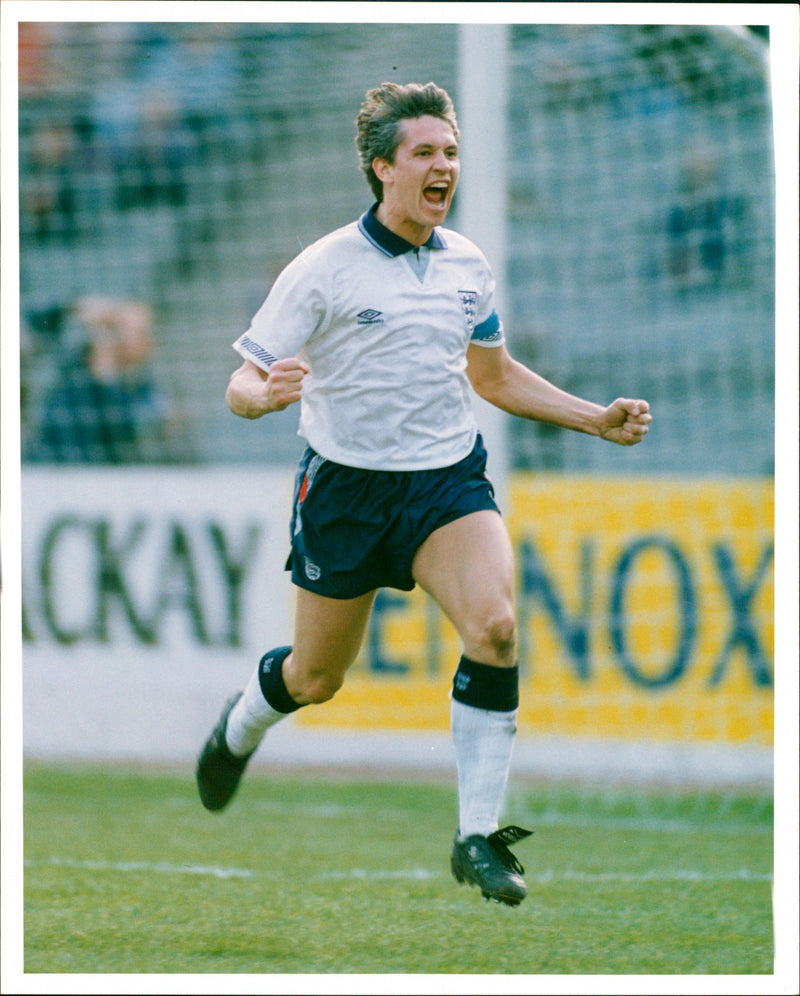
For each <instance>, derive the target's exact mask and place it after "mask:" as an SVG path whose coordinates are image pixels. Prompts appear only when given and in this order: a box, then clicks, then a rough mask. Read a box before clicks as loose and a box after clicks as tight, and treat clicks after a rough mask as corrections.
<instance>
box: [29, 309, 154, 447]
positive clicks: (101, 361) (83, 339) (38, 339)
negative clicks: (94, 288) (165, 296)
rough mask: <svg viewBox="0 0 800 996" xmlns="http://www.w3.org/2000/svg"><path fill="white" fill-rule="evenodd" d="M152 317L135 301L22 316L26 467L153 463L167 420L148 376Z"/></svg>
mask: <svg viewBox="0 0 800 996" xmlns="http://www.w3.org/2000/svg"><path fill="white" fill-rule="evenodd" d="M153 349H154V336H153V314H152V310H151V309H150V307H149V306H148V305H147V304H145V303H143V302H141V301H135V300H119V299H115V298H109V297H103V296H99V295H98V296H94V295H93V296H85V297H81V298H78V299H77V300H75V301H72V302H70V303H68V304H67V305H65V306H63V307H59V306H56V307H52V308H49V309H47V310H45V311H43V312H34V313H31V314H30V315H28V316H27V321H26V322H25V323H24V324H23V332H22V365H23V374H24V376H23V377H22V386H23V392H22V414H23V423H24V425H25V426H26V427H27V429H28V430H29V431H28V434H27V435H26V437H25V440H24V455H25V457H26V459H28V460H31V461H37V462H46V463H100V464H102V463H139V462H145V461H148V460H157V459H158V456H159V453H160V452H163V450H164V446H165V444H166V442H167V440H166V436H167V433H168V432H169V423H170V413H169V410H168V406H167V404H166V400H165V398H164V397H163V395H162V393H161V391H160V390H159V388H158V386H157V384H156V381H155V378H154V377H153V374H152V369H151V367H150V361H151V358H152V354H153Z"/></svg>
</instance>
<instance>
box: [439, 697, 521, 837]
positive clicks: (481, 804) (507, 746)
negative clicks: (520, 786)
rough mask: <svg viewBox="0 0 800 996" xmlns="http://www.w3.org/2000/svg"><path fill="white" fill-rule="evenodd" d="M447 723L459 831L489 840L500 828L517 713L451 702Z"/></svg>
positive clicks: (465, 834) (467, 835) (462, 835)
mask: <svg viewBox="0 0 800 996" xmlns="http://www.w3.org/2000/svg"><path fill="white" fill-rule="evenodd" d="M450 723H451V729H452V734H453V744H454V746H455V752H456V767H457V770H458V831H459V835H460V836H461V837H462V838H464V837H469V836H471V835H472V834H481V835H482V836H484V837H488V836H489V834H490V833H494V831H495V830H497V828H498V826H499V819H500V808H501V806H502V804H503V797H504V796H505V790H506V784H507V782H508V772H509V768H510V767H511V754H512V751H513V747H514V736H515V734H516V732H517V710H516V709H514V710H512V711H511V712H494V711H492V710H489V709H477V708H475V707H474V706H468V705H464V703H463V702H458V701H457V700H456V699H452V700H451V705H450Z"/></svg>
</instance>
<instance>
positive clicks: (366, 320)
mask: <svg viewBox="0 0 800 996" xmlns="http://www.w3.org/2000/svg"><path fill="white" fill-rule="evenodd" d="M356 317H357V318H358V324H359V325H381V324H382V323H383V312H382V311H376V310H375V309H374V308H365V309H364V311H359V313H358V315H357V316H356Z"/></svg>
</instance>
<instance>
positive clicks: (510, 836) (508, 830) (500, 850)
mask: <svg viewBox="0 0 800 996" xmlns="http://www.w3.org/2000/svg"><path fill="white" fill-rule="evenodd" d="M532 834H533V830H523V828H522V827H516V826H509V827H502V828H501V829H500V830H495V832H494V833H490V834H489V836H488V837H487V838H486V842H487V843H488V844H490V845H491V847H492V850H493V851H494V852H495V854H496V855H497V856H498V857H499V858H500V860H501V861H502V862H503V864H504V865H505V866H506V867H507V868H510V869H511V870H512V871H515V872H517V874H519V875H522V874H524V872H525V869H524V868H523V867H522V864H521V863H520V861H519V858H517V856H516V855H515V854H512V853H511V851H509V849H508V845H509V844H515V843H516V842H517V841H518V840H524V839H525V838H526V837H530V836H532Z"/></svg>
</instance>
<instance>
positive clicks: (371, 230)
mask: <svg viewBox="0 0 800 996" xmlns="http://www.w3.org/2000/svg"><path fill="white" fill-rule="evenodd" d="M377 207H378V205H377V203H376V204H373V205H372V207H371V208H370V209H369V211H365V212H364V214H362V215H361V217H360V218H359V219H358V228H359V231H360V232H361V234H362V235H363V236H364V238H366V239H367V240H368V241H369V242H371V243H372V244H373V245H374V246H375V248H376V249H380V251H381V252H383V253H385V254H386V255H387V256H402V255H403V253H406V252H410V251H411V250H412V249H416V248H417V246H415V245H413V244H412V243H411V242H407V241H406V240H405V239H404V238H402V237H401V236H399V235H395V233H394V232H393V231H391V230H390V229H388V228H387V227H386V225H383V224H381V222H379V221H378V219H377V218H376V217H375V211H376V209H377ZM424 245H426V246H427V247H428V249H446V248H447V243H446V242H445V240H444V238H443V237H442V235H441V234H440V233H439V232H438V231H437V229H435V228H434V230H433V231H432V232H431V234H430V237H429V238H428V241H427V242H425V243H424Z"/></svg>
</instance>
